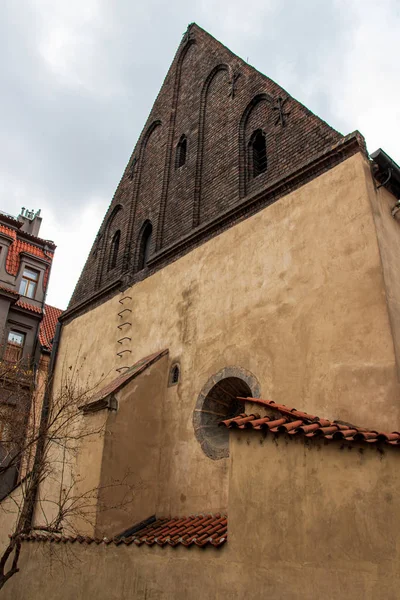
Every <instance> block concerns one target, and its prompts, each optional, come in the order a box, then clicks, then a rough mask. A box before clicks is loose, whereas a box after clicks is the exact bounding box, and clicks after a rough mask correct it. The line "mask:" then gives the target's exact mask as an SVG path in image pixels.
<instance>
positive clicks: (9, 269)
mask: <svg viewBox="0 0 400 600" xmlns="http://www.w3.org/2000/svg"><path fill="white" fill-rule="evenodd" d="M41 221H42V219H41V217H40V211H38V212H37V213H34V212H33V211H28V210H25V209H24V208H23V209H22V211H21V214H20V215H19V216H18V218H14V217H12V216H10V215H8V214H6V213H4V212H0V332H1V345H0V348H1V361H0V367H1V368H0V373H1V385H0V403H1V409H2V413H1V415H0V458H1V460H2V461H4V460H7V459H8V457H9V456H10V454H9V453H10V447H9V444H8V443H7V441H5V440H8V439H9V438H10V437H11V438H12V439H13V440H15V438H16V437H18V435H19V434H20V432H22V431H23V429H24V427H25V426H26V422H27V419H28V418H29V417H28V415H29V412H30V409H31V401H32V397H33V395H34V397H35V404H36V406H35V410H36V411H40V406H41V402H42V399H43V394H44V386H45V381H46V375H47V369H48V364H49V357H50V352H51V346H52V339H53V337H54V333H55V327H56V323H57V320H58V317H59V316H60V314H61V312H62V311H61V310H59V309H57V308H54V307H53V306H49V305H47V304H45V297H46V291H47V285H48V281H49V276H50V270H51V264H52V260H53V256H54V251H55V248H56V246H55V244H54V242H51V241H49V240H43V239H42V238H40V237H38V234H39V229H40V225H41ZM38 407H39V408H38ZM4 411H7V412H6V413H5V412H4ZM12 424H13V425H14V426H15V428H16V431H17V432H18V433H16V432H14V433H13V434H10V426H11V425H12ZM7 430H8V431H7ZM2 464H4V463H3V462H2ZM20 467H21V465H16V466H15V467H13V468H12V469H9V470H8V471H7V472H6V473H5V474H2V475H1V476H0V498H3V497H4V496H6V495H7V494H8V492H9V491H10V490H11V489H13V487H14V486H15V484H16V483H17V482H18V479H20V477H21V472H20ZM24 468H25V467H24Z"/></svg>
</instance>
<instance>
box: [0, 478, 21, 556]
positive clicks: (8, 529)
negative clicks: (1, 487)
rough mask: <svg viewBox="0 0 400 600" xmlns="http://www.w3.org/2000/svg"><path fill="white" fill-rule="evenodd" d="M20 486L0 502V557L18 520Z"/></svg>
mask: <svg viewBox="0 0 400 600" xmlns="http://www.w3.org/2000/svg"><path fill="white" fill-rule="evenodd" d="M22 499H23V495H22V490H21V486H20V485H19V486H18V487H16V488H15V490H13V491H12V492H11V494H9V495H8V496H6V498H4V499H3V500H2V501H1V502H0V556H1V555H2V553H3V550H4V548H6V547H7V546H8V542H9V537H8V536H9V535H10V534H11V533H13V531H14V527H15V525H16V523H17V518H18V507H19V506H21V504H22Z"/></svg>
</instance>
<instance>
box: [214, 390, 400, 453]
mask: <svg viewBox="0 0 400 600" xmlns="http://www.w3.org/2000/svg"><path fill="white" fill-rule="evenodd" d="M238 400H242V401H245V402H251V403H253V404H259V405H262V406H266V407H269V408H272V409H273V410H276V411H277V412H278V413H280V414H281V415H282V417H281V418H277V417H276V416H274V417H269V416H265V417H262V418H259V417H258V415H246V414H245V413H242V414H240V415H238V416H237V417H234V418H233V419H226V420H225V421H221V422H220V425H221V426H223V427H227V428H228V429H232V428H235V427H236V428H238V429H249V428H250V429H266V430H270V431H272V432H273V433H287V434H288V435H296V434H302V435H304V436H305V437H317V436H319V437H324V438H325V439H327V440H337V439H345V440H346V441H355V442H359V441H365V442H369V443H375V442H385V443H387V444H390V445H392V446H396V445H398V446H399V447H400V432H398V431H393V432H392V433H385V432H379V431H374V430H367V429H365V427H356V426H355V425H352V426H349V425H344V424H343V423H338V422H336V421H330V420H329V419H321V418H320V417H316V416H314V415H310V414H308V413H306V412H302V411H299V410H296V409H295V408H289V407H288V406H285V405H284V404H277V403H276V402H274V401H273V400H262V399H261V398H238Z"/></svg>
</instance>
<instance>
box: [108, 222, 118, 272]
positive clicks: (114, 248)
mask: <svg viewBox="0 0 400 600" xmlns="http://www.w3.org/2000/svg"><path fill="white" fill-rule="evenodd" d="M120 237H121V232H120V231H119V230H118V231H116V232H115V234H114V237H113V239H112V242H111V248H110V254H109V257H108V270H109V271H111V270H112V269H114V268H115V267H116V266H117V260H118V251H119V240H120Z"/></svg>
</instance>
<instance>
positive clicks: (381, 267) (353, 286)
mask: <svg viewBox="0 0 400 600" xmlns="http://www.w3.org/2000/svg"><path fill="white" fill-rule="evenodd" d="M327 76H329V74H327ZM399 198H400V169H399V167H398V166H397V165H396V164H395V163H394V161H393V160H391V159H390V158H389V157H388V156H387V155H386V154H385V153H384V152H382V151H379V152H377V153H374V154H373V155H371V156H370V155H369V154H368V152H367V150H366V145H365V141H364V139H363V137H362V136H361V134H360V133H358V132H355V133H352V134H349V135H347V136H342V135H341V134H340V133H338V132H337V131H335V130H334V129H332V128H331V127H330V126H329V125H327V124H326V123H325V122H323V121H322V120H321V119H319V118H318V117H316V116H315V115H313V114H312V113H311V112H310V111H309V110H308V109H306V108H305V107H304V106H303V105H301V104H300V103H299V102H297V101H296V100H295V99H294V98H292V97H291V96H290V95H289V94H288V93H287V92H285V91H284V90H283V89H282V88H281V87H279V85H277V84H276V83H274V82H273V81H271V80H270V79H268V78H267V77H265V76H264V75H262V74H260V73H258V72H257V71H256V70H255V69H254V68H252V67H251V66H249V65H248V64H246V63H245V62H243V61H242V60H240V59H239V58H238V57H236V56H235V55H234V54H232V53H231V52H230V51H229V50H228V49H227V48H225V47H224V46H223V45H221V44H220V43H219V42H217V41H216V40H215V39H214V38H212V37H211V36H210V35H208V34H207V33H206V32H205V31H203V30H202V29H201V28H200V27H198V26H197V25H192V26H190V27H189V29H188V31H187V32H186V34H185V35H184V38H183V40H182V42H181V44H180V46H179V49H178V51H177V54H176V56H175V58H174V61H173V63H172V65H171V68H170V70H169V72H168V74H167V76H166V79H165V81H164V83H163V86H162V88H161V90H160V92H159V94H158V96H157V99H156V101H155V103H154V106H153V108H152V111H151V113H150V116H149V118H148V121H147V123H146V125H145V127H144V129H143V133H142V134H141V136H140V138H139V140H138V143H137V145H136V147H135V148H134V151H133V153H132V156H131V158H130V160H129V162H128V165H127V167H126V170H125V172H124V174H123V176H122V179H121V181H120V183H119V186H118V188H117V191H116V193H115V195H114V197H113V200H112V202H111V205H110V207H109V209H108V211H107V214H106V215H105V218H104V221H103V224H102V225H101V228H100V230H99V233H98V235H97V237H96V240H95V242H94V245H93V248H92V251H91V253H90V255H89V257H88V260H87V262H86V265H85V267H84V270H83V272H82V276H81V278H80V280H79V282H78V284H77V286H76V289H75V292H74V294H73V297H72V300H71V303H70V305H69V307H68V310H67V311H66V312H65V313H64V315H63V316H62V317H61V321H62V323H63V327H62V333H61V339H60V345H59V353H58V359H57V363H56V367H55V373H54V386H55V389H59V388H60V386H62V384H63V375H64V373H65V371H66V372H67V373H68V372H69V370H75V372H76V373H79V377H80V378H81V381H82V382H89V383H90V384H91V385H96V384H98V383H99V382H100V381H101V383H100V384H99V385H97V388H96V393H95V394H93V396H92V397H91V399H90V400H89V401H88V402H86V403H85V404H83V406H82V407H81V412H82V426H83V427H85V424H86V425H87V424H91V426H92V427H94V428H95V429H96V428H97V429H99V430H100V428H102V427H103V426H104V435H98V436H97V437H96V440H95V441H93V440H86V439H85V438H82V440H81V441H80V447H79V451H78V452H77V454H76V457H75V455H74V456H73V459H74V461H76V462H75V464H74V467H75V470H74V472H73V473H72V475H71V478H70V479H69V480H68V476H69V472H68V473H67V474H66V475H65V477H66V478H67V480H66V479H65V477H64V479H63V480H62V485H59V483H57V482H55V480H54V479H52V480H51V481H46V482H44V484H43V488H42V490H41V493H42V497H46V498H49V499H51V498H52V497H53V498H55V499H57V498H61V497H62V495H63V494H64V493H65V489H69V487H68V483H70V484H71V485H72V486H73V494H74V496H73V497H81V496H82V494H83V495H85V493H87V491H88V490H98V491H99V493H98V504H95V506H94V507H91V510H92V509H94V510H95V515H96V518H95V522H94V524H91V523H90V522H89V521H88V520H87V519H86V518H85V514H84V513H81V514H80V515H78V516H76V519H75V522H74V526H75V530H77V531H78V532H79V534H80V535H78V536H76V534H74V536H73V537H68V535H71V530H70V529H68V527H65V530H64V532H63V535H53V536H46V535H44V534H40V535H37V534H35V533H33V534H32V535H29V536H26V538H25V539H26V540H27V541H26V542H24V543H23V552H22V555H21V565H20V567H21V570H20V573H19V574H18V575H16V576H15V577H14V578H13V579H12V580H10V582H9V583H7V587H6V588H4V593H5V598H13V600H18V599H20V598H24V597H25V596H24V592H25V591H26V589H28V586H29V597H30V598H32V599H36V598H37V599H39V598H42V597H43V596H47V597H57V598H65V599H66V598H70V597H72V596H73V597H74V598H77V599H79V598H82V599H83V598H104V599H106V598H110V597H115V598H116V597H118V598H128V597H129V598H138V599H143V600H144V599H145V598H165V599H170V598H182V599H186V598H189V599H191V600H192V599H203V598H210V599H212V598H215V599H217V598H238V599H239V598H240V599H241V598H246V599H252V598H254V599H255V598H260V597H264V596H267V597H271V598H282V599H283V598H285V599H293V598H306V599H307V600H309V599H317V598H321V596H322V597H324V598H336V597H337V596H339V595H346V596H351V597H353V598H357V599H358V598H359V599H365V598H393V599H394V598H397V597H398V589H399V583H400V569H399V564H400V551H399V549H398V543H397V540H398V538H399V535H400V521H399V518H398V514H399V510H400V500H399V499H400V494H399V492H400V488H399V484H398V477H397V471H398V468H399V463H398V462H397V461H400V443H399V442H400V434H399V433H397V432H398V431H399V429H400V403H399V397H400V380H399V374H400V243H399V239H400V222H399V220H398V218H399V214H400V213H398V212H397V211H398V208H399V206H400V200H399ZM262 399H268V400H262ZM273 401H275V402H273ZM275 403H276V404H275ZM292 406H296V407H297V409H298V410H296V409H294V408H291V407H292ZM316 415H320V417H317V416H316ZM354 423H356V424H357V426H356V425H353V424H354ZM360 425H364V427H365V428H362V427H360ZM102 431H103V429H102ZM385 431H386V432H393V433H382V432H385ZM63 476H64V471H63ZM121 480H124V481H128V482H129V483H130V484H131V485H132V486H133V487H134V490H135V495H134V500H133V502H132V503H131V504H130V505H128V506H124V507H123V508H121V507H120V501H121V500H122V494H123V490H119V489H118V487H116V486H115V482H118V481H121ZM84 497H85V496H84ZM96 497H97V496H96ZM107 506H108V507H109V508H110V510H108V511H104V510H102V508H104V507H107ZM78 517H79V518H78ZM174 517H175V518H174ZM46 519H47V520H46ZM51 520H52V506H51V505H50V504H49V506H46V511H42V510H41V511H37V513H36V515H35V522H34V525H35V526H36V527H38V528H40V527H41V526H43V523H44V522H51ZM49 540H52V541H53V542H60V540H62V541H63V542H64V543H63V544H60V543H57V544H56V543H49ZM37 544H41V546H42V548H41V550H42V552H35V550H36V548H35V546H37ZM72 544H73V547H72V549H73V554H74V556H75V558H76V560H75V562H74V564H73V566H72V568H70V567H69V564H68V565H67V563H66V561H63V568H61V567H60V568H59V569H57V568H56V567H55V568H54V569H53V573H52V575H51V576H50V577H49V574H48V564H49V562H51V559H52V556H53V554H52V553H54V552H55V551H56V550H55V549H56V548H58V549H60V548H63V549H64V550H65V549H68V548H69V547H70V546H71V545H72ZM60 551H61V550H60ZM52 564H54V563H52Z"/></svg>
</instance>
